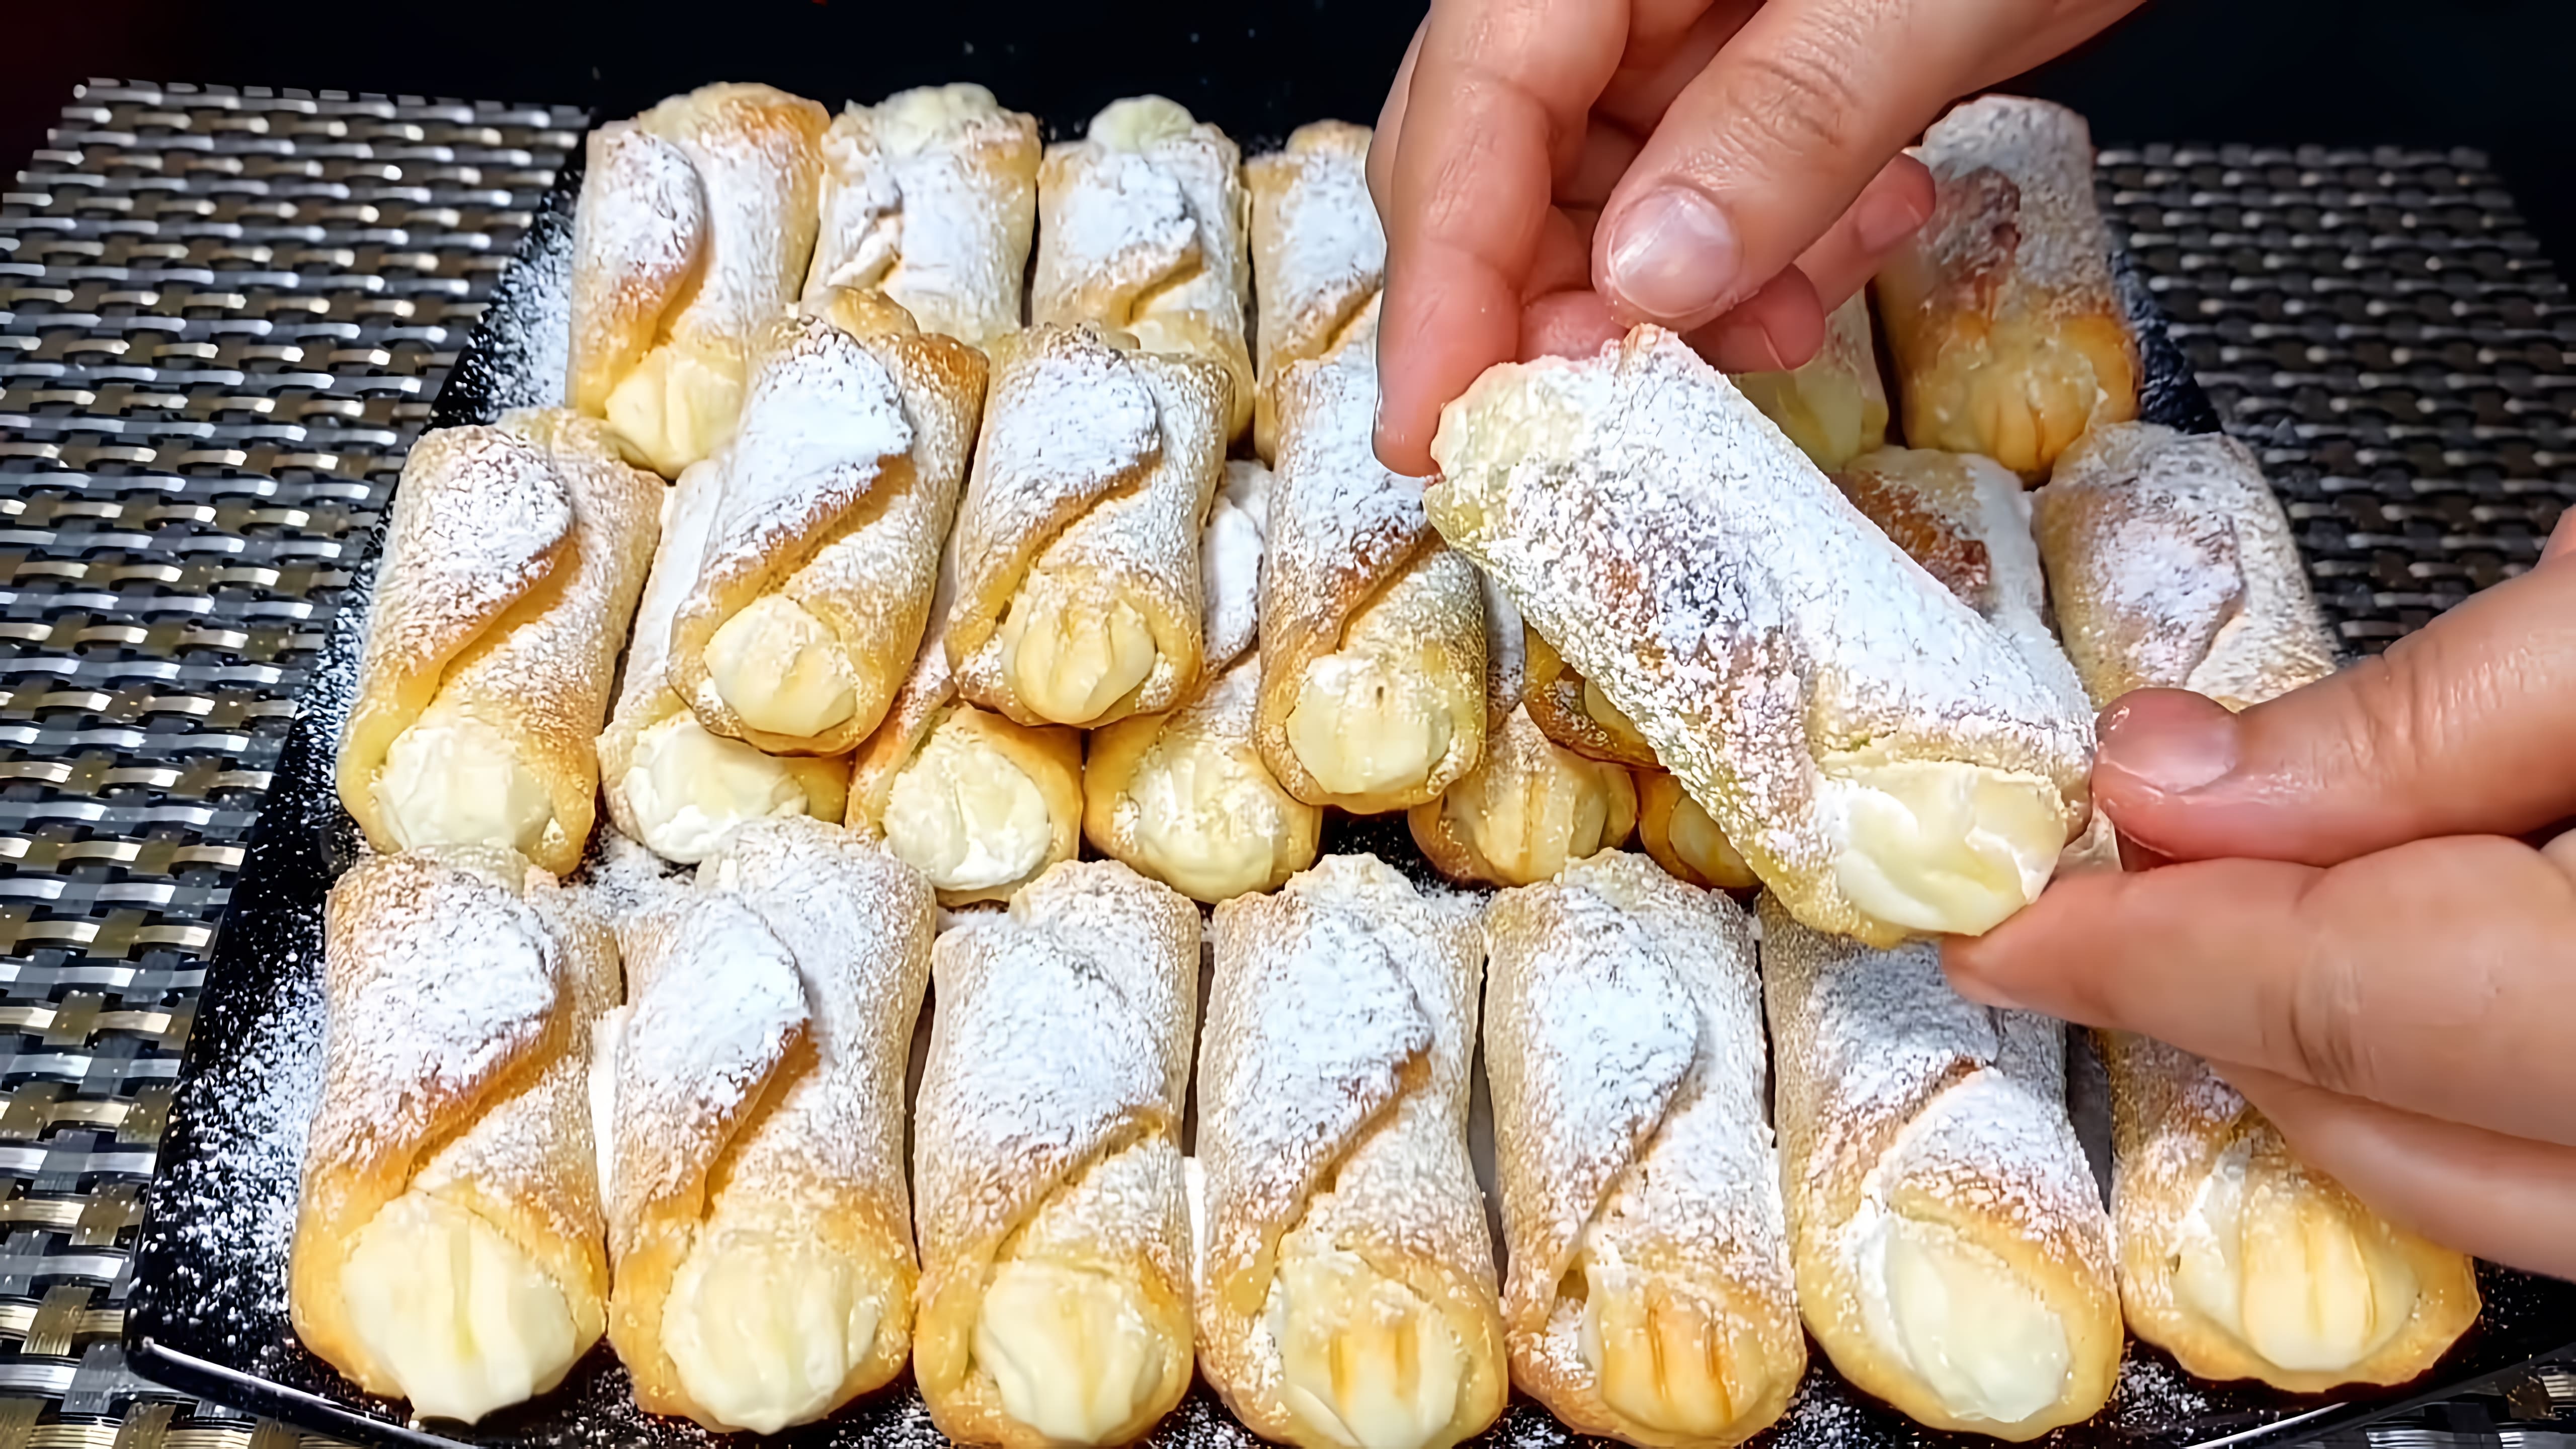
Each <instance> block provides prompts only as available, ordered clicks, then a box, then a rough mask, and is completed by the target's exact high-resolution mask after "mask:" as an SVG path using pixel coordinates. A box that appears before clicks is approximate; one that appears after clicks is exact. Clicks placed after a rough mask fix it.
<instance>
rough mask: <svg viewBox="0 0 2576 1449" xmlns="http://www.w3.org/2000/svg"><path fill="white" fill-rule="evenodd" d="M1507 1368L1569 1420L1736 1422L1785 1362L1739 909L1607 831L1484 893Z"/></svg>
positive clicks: (1728, 1434)
mask: <svg viewBox="0 0 2576 1449" xmlns="http://www.w3.org/2000/svg"><path fill="white" fill-rule="evenodd" d="M1485 950H1486V954H1487V956H1488V959H1489V962H1490V965H1489V978H1488V980H1487V983H1486V987H1485V1071H1486V1075H1487V1077H1488V1078H1489V1080H1491V1082H1492V1083H1493V1089H1494V1141H1495V1144H1496V1148H1497V1151H1496V1164H1495V1165H1496V1176H1497V1177H1498V1179H1499V1181H1500V1186H1501V1189H1502V1214H1503V1237H1504V1241H1505V1243H1506V1245H1507V1246H1508V1248H1509V1252H1508V1253H1507V1255H1506V1256H1507V1259H1508V1261H1509V1262H1510V1264H1511V1274H1510V1277H1509V1279H1508V1280H1507V1281H1506V1283H1505V1284H1504V1287H1503V1323H1504V1334H1505V1339H1506V1341H1507V1342H1508V1343H1509V1345H1510V1348H1511V1360H1512V1379H1513V1382H1515V1383H1517V1384H1519V1385H1520V1387H1521V1388H1522V1389H1523V1390H1524V1391H1526V1392H1528V1393H1529V1394H1530V1395H1532V1396H1533V1397H1535V1398H1537V1399H1538V1400H1539V1402H1540V1403H1542V1404H1545V1405H1546V1406H1547V1408H1548V1411H1549V1412H1551V1413H1553V1414H1555V1415H1556V1417H1557V1418H1558V1419H1560V1420H1562V1421H1564V1423H1565V1424H1566V1426H1567V1427H1569V1428H1571V1429H1573V1430H1575V1431H1576V1432H1577V1433H1583V1434H1605V1435H1609V1436H1611V1437H1613V1438H1617V1439H1621V1440H1625V1441H1626V1442H1628V1443H1631V1444H1640V1445H1648V1446H1653V1449H1696V1446H1722V1445H1729V1444H1737V1443H1741V1442H1743V1441H1744V1440H1745V1439H1746V1438H1749V1437H1750V1436H1752V1435H1753V1434H1754V1433H1755V1432H1757V1431H1759V1430H1760V1429H1761V1428H1762V1427H1763V1426H1765V1425H1767V1424H1769V1423H1771V1422H1772V1421H1773V1420H1775V1419H1777V1418H1779V1417H1780V1415H1781V1413H1782V1411H1783V1410H1785V1409H1787V1408H1788V1405H1789V1395H1790V1392H1791V1391H1792V1390H1794V1389H1795V1388H1796V1387H1797V1386H1798V1380H1799V1377H1800V1376H1801V1375H1802V1374H1803V1373H1804V1372H1805V1371H1806V1366H1807V1341H1806V1336H1805V1334H1804V1332H1803V1331H1802V1330H1801V1329H1800V1328H1799V1326H1798V1306H1797V1302H1796V1300H1795V1298H1794V1297H1793V1295H1792V1290H1791V1283H1790V1271H1789V1237H1788V1230H1787V1228H1786V1227H1785V1226H1784V1225H1783V1220H1782V1214H1781V1203H1780V1158H1779V1153H1778V1151H1777V1149H1776V1148H1774V1146H1773V1145H1772V1141H1771V1124H1770V1120H1769V1114H1768V1111H1767V1104H1766V1103H1765V1102H1764V1100H1763V1076H1764V1055H1763V1047H1762V988H1761V986H1760V984H1759V983H1758V982H1757V981H1756V979H1755V976H1754V944H1753V923H1752V920H1751V918H1750V917H1748V916H1747V915H1746V914H1745V912H1744V910H1743V908H1742V907H1740V906H1737V905H1736V904H1734V903H1733V902H1731V901H1728V900H1726V899H1724V898H1722V897H1716V896H1710V895H1708V894H1706V893H1704V892H1702V891H1698V890H1695V889H1693V888H1691V887H1689V886H1686V885H1683V884H1681V883H1680V882H1678V881H1676V880H1674V879H1673V878H1672V877H1670V876H1668V875H1665V874H1664V873H1663V872H1662V871H1660V870H1657V869H1656V868H1655V867H1654V866H1653V865H1652V864H1651V863H1649V862H1648V861H1647V860H1646V859H1645V858H1644V857H1643V856H1636V855H1625V854H1621V853H1619V852H1617V851H1608V852H1604V853H1603V854H1600V855H1597V856H1594V857H1592V858H1591V859H1589V860H1582V861H1577V862H1575V863H1574V864H1572V865H1569V866H1567V867H1566V868H1565V873H1564V874H1563V875H1562V876H1560V877H1558V878H1557V880H1555V881H1554V882H1551V883H1548V884H1543V885H1532V886H1524V887H1522V888H1521V889H1518V890H1511V891H1505V892H1504V893H1503V894H1502V895H1500V896H1498V897H1496V898H1495V900H1494V903H1493V905H1492V906H1491V907H1490V908H1488V909H1487V910H1486V912H1485Z"/></svg>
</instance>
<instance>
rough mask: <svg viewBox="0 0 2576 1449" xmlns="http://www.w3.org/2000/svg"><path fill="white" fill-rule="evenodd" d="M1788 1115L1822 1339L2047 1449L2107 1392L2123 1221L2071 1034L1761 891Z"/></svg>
mask: <svg viewBox="0 0 2576 1449" xmlns="http://www.w3.org/2000/svg"><path fill="white" fill-rule="evenodd" d="M1762 979H1763V989H1764V993H1765V998H1766V1001H1767V1003H1768V1006H1769V1011H1770V1018H1771V1039H1772V1044H1773V1055H1772V1071H1773V1074H1774V1077H1775V1080H1776V1083H1777V1085H1776V1095H1775V1097H1774V1101H1773V1111H1774V1113H1775V1115H1776V1117H1777V1119H1778V1122H1779V1129H1780V1147H1781V1154H1782V1181H1783V1182H1784V1183H1786V1184H1787V1206H1788V1221H1789V1251H1790V1259H1791V1262H1792V1264H1793V1266H1794V1267H1795V1270H1796V1274H1797V1283H1798V1304H1799V1308H1800V1310H1801V1311H1802V1312H1803V1314H1804V1315H1805V1317H1806V1322H1807V1329H1808V1331H1809V1332H1810V1333H1812V1334H1814V1335H1815V1338H1816V1342H1817V1343H1818V1344H1819V1345H1821V1346H1822V1347H1823V1348H1824V1350H1825V1353H1826V1355H1827V1356H1828V1357H1830V1358H1831V1359H1832V1360H1833V1362H1834V1367H1835V1368H1836V1369H1837V1370H1839V1371H1840V1372H1841V1373H1842V1375H1843V1377H1844V1378H1846V1379H1848V1380H1850V1381H1851V1382H1852V1384H1853V1385H1854V1386H1856V1387H1858V1388H1859V1389H1861V1390H1862V1391H1863V1392H1865V1393H1868V1394H1872V1395H1875V1396H1876V1397H1878V1398H1881V1399H1884V1400H1886V1401H1887V1402H1888V1403H1890V1404H1893V1405H1895V1406H1896V1407H1897V1408H1898V1409H1900V1410H1902V1411H1904V1413H1905V1414H1906V1415H1907V1416H1909V1417H1911V1418H1912V1419H1914V1420H1915V1421H1916V1422H1918V1423H1921V1424H1924V1425H1927V1426H1929V1427H1931V1428H1935V1429H1947V1430H1954V1431H1964V1432H1969V1433H1977V1434H1988V1435H1992V1436H1994V1437H1995V1438H1998V1439H2011V1440H2028V1439H2035V1438H2037V1437H2039V1436H2040V1435H2042V1434H2045V1433H2047V1432H2048V1431H2049V1430H2051V1429H2054V1428H2058V1427H2060V1426H2063V1425H2066V1424H2074V1423H2080V1422H2082V1421H2084V1420H2086V1419H2089V1418H2091V1417H2093V1415H2094V1414H2095V1413H2097V1412H2099V1411H2100V1409H2101V1408H2102V1406H2103V1405H2104V1404H2105V1403H2106V1402H2108V1401H2109V1399H2110V1395H2111V1387H2112V1382H2113V1380H2114V1379H2115V1378H2117V1376H2118V1373H2119V1366H2120V1348H2121V1342H2122V1339H2121V1333H2120V1303H2119V1293H2118V1289H2117V1287H2116V1284H2115V1281H2114V1277H2113V1272H2112V1251H2111V1224H2110V1218H2109V1215H2108V1214H2107V1213H2105V1212H2104V1211H2103V1207H2102V1199H2101V1196H2100V1194H2099V1190H2098V1189H2097V1188H2096V1187H2095V1185H2094V1181H2093V1173H2092V1169H2091V1167H2090V1166H2089V1165H2088V1164H2087V1163H2086V1161H2085V1158H2084V1148H2083V1145H2082V1144H2081V1143H2079V1142H2078V1141H2077V1140H2076V1137H2075V1128H2074V1125H2073V1123H2072V1122H2071V1121H2070V1120H2069V1119H2068V1117H2067V1112H2066V1035H2065V1033H2066V1029H2065V1027H2064V1026H2063V1025H2062V1024H2060V1023H2058V1022H2055V1021H2052V1020H2049V1019H2048V1018H2046V1017H2040V1016H2033V1015H2030V1014H2027V1013H2023V1012H2010V1011H1998V1010H1994V1009H1991V1008H1988V1007H1982V1006H1977V1005H1974V1004H1972V1003H1970V1002H1969V1001H1967V1000H1966V999H1964V998H1962V997H1961V996H1959V995H1958V994H1957V993H1956V992H1954V991H1952V990H1951V989H1950V986H1949V982H1948V981H1947V980H1946V979H1945V978H1944V977H1943V976H1942V974H1941V959H1940V951H1939V948H1938V947H1937V946H1935V945H1934V944H1932V943H1930V942H1913V943H1909V944H1906V945H1903V946H1899V947H1897V948H1896V949H1894V950H1889V951H1880V950H1872V949H1870V948H1868V947H1865V946H1861V945H1857V944H1855V943H1853V942H1850V941H1845V940H1839V939H1836V938H1834V937H1831V936H1826V935H1822V934H1820V933H1818V932H1815V931H1813V930H1810V929H1808V928H1807V927H1805V926H1802V925H1800V924H1799V923H1798V922H1797V921H1796V920H1795V919H1794V918H1792V917H1791V916H1790V914H1789V913H1788V912H1787V911H1786V910H1785V909H1783V908H1782V907H1781V905H1780V903H1779V901H1778V900H1777V899H1776V898H1774V897H1772V896H1769V895H1765V896H1764V897H1763V899H1762Z"/></svg>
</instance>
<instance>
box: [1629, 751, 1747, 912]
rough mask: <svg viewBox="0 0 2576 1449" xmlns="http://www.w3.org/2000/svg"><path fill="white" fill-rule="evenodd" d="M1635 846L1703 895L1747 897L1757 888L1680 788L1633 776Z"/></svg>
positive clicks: (1658, 775) (1647, 774) (1652, 773)
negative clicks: (1708, 892)
mask: <svg viewBox="0 0 2576 1449" xmlns="http://www.w3.org/2000/svg"><path fill="white" fill-rule="evenodd" d="M1636 778H1637V843H1638V844H1639V845H1642V846H1644V847H1645V848H1646V854H1648V855H1650V856H1653V857H1654V859H1655V864H1657V865H1660V866H1662V867H1663V868H1664V869H1665V870H1666V871H1668V872H1670V873H1671V874H1672V875H1673V876H1674V877H1675V878H1677V879H1680V880H1685V881H1688V882H1690V883H1691V884H1692V885H1695V886H1699V887H1701V888H1703V889H1706V890H1719V891H1749V890H1751V889H1753V888H1754V887H1755V886H1758V885H1760V884H1761V883H1762V882H1761V881H1759V880H1757V879H1755V877H1754V874H1753V867H1751V866H1749V865H1746V864H1745V863H1744V857H1743V855H1742V854H1740V853H1739V852H1738V851H1737V850H1736V848H1735V847H1734V846H1732V845H1729V844H1728V843H1727V840H1726V832H1725V831H1723V830H1720V829H1718V828H1717V822H1716V821H1714V820H1711V819H1710V818H1708V812H1707V811H1706V810H1704V809H1702V808H1700V803H1699V802H1698V801H1697V800H1694V799H1692V798H1691V797H1690V794H1689V792H1688V791H1685V790H1684V789H1682V782H1681V781H1679V780H1676V779H1674V778H1673V777H1672V776H1671V775H1669V774H1666V773H1665V772H1664V771H1662V770H1639V771H1638V772H1637V777H1636Z"/></svg>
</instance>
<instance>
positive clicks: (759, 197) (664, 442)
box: [565, 84, 831, 478]
mask: <svg viewBox="0 0 2576 1449" xmlns="http://www.w3.org/2000/svg"><path fill="white" fill-rule="evenodd" d="M830 119H831V118H830V117H829V115H827V114H826V113H825V112H824V110H823V108H822V107H821V106H819V105H816V104H815V103H814V102H812V101H809V100H805V99H803V98H801V97H797V96H791V95H789V94H787V93H786V92H784V91H780V90H774V89H772V88H771V87H768V86H764V85H739V84H723V85H710V86H701V87H699V88H698V89H697V90H694V91H691V92H690V93H688V94H687V95H683V96H673V97H671V98H670V99H669V100H666V101H664V102H662V103H661V104H660V105H657V106H655V107H653V108H652V109H651V110H649V111H646V112H645V113H644V114H642V115H640V116H637V117H635V118H634V119H632V120H627V121H611V122H609V123H608V124H607V125H604V126H601V127H600V128H599V129H597V130H595V131H593V132H591V133H590V140H589V142H588V153H587V154H588V157H589V166H588V169H587V170H585V171H584V173H583V175H582V187H581V206H580V210H579V211H578V213H576V216H575V220H574V222H573V261H572V356H571V376H570V379H569V381H568V383H567V385H566V387H565V394H566V400H567V401H568V402H569V403H570V405H571V406H572V407H573V408H574V409H575V410H576V411H579V412H581V413H584V414H587V415H588V416H591V417H594V418H601V419H604V420H606V421H607V423H608V424H609V425H610V426H611V427H612V428H614V429H616V431H617V434H618V436H620V437H621V438H623V439H624V440H625V441H626V443H627V444H628V446H629V447H631V448H632V449H634V451H635V452H636V453H637V454H638V455H640V456H641V457H642V458H643V459H644V460H645V461H647V462H649V463H650V464H651V465H652V466H653V468H654V469H655V470H656V471H657V472H659V473H661V475H662V476H663V477H665V478H676V477H678V476H679V474H680V470H681V469H683V468H686V467H687V466H689V465H690V464H691V463H694V462H696V461H698V460H699V459H701V458H704V457H706V456H707V455H708V454H710V453H712V452H714V451H715V449H716V447H717V445H719V444H721V443H722V442H723V441H724V440H725V438H726V437H727V436H729V435H730V434H731V433H732V432H733V428H734V421H735V418H736V415H737V414H738V413H739V412H740V410H741V407H742V400H743V388H744V379H745V377H746V376H747V374H748V372H749V369H750V365H751V360H752V352H753V347H754V338H755V336H756V335H757V334H758V332H759V330H760V328H761V326H762V325H763V324H765V323H767V322H768V321H769V320H770V319H772V318H774V317H776V316H778V315H779V314H780V313H782V312H784V311H785V310H786V309H787V306H788V304H789V303H790V302H792V301H794V300H795V298H796V293H797V289H798V288H799V287H800V286H801V285H802V284H803V283H804V280H805V271H806V265H807V262H808V260H809V258H810V257H811V256H812V255H813V251H814V231H815V224H816V222H815V218H816V207H817V204H818V194H819V191H820V185H821V171H822V140H823V132H824V128H825V127H826V126H827V125H828V124H829V123H830Z"/></svg>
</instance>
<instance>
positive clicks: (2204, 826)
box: [2093, 565, 2576, 865]
mask: <svg viewBox="0 0 2576 1449" xmlns="http://www.w3.org/2000/svg"><path fill="white" fill-rule="evenodd" d="M2100 736H2101V753H2100V755H2099V757H2098V758H2097V759H2096V761H2095V763H2094V769H2093V795H2094V800H2095V802H2096V803H2098V804H2099V805H2100V806H2101V807H2102V808H2103V809H2104V810H2106V811H2108V812H2109V813H2110V815H2111V818H2112V819H2113V820H2114V821H2115V822H2117V823H2118V825H2119V827H2120V831H2121V833H2122V834H2124V835H2128V836H2130V837H2132V838H2134V839H2136V840H2137V841H2139V842H2140V843H2141V844H2144V845H2147V846H2150V847H2152V848H2154V849H2155V850H2157V851H2159V852H2161V853H2162V854H2165V855H2169V856H2173V857H2175V858H2177V859H2184V860H2198V859H2208V858H2211V857H2215V856H2225V855H2253V856H2262V857H2264V858H2266V859H2272V860H2296V861H2305V862H2307V863H2309V864H2312V865H2330V864H2332V863H2334V862H2336V861H2340V860H2349V859H2351V858H2352V857H2354V856H2357V855H2363V854H2367V853H2369V852H2371V851H2374V850H2382V849H2385V848H2387V847H2388V846H2390V845H2394V844H2396V843H2397V842H2399V841H2404V840H2418V839H2422V838H2424V837H2426V836H2433V835H2460V834H2471V833H2477V834H2487V833H2492V834H2497V835H2524V834H2528V833H2530V832H2532V831H2535V830H2538V829H2540V828H2542V827H2543V826H2546V825H2550V824H2553V823H2555V822H2557V821H2560V820H2564V819H2566V818H2568V817H2569V816H2571V815H2576V753H2571V752H2570V750H2569V749H2568V741H2569V740H2570V739H2571V738H2576V568H2566V567H2560V566H2555V565H2553V566H2551V567H2547V568H2538V569H2534V570H2532V571H2531V572H2529V573H2527V574H2524V575H2522V576H2521V577H2519V578H2515V579H2510V580H2507V581H2506V582H2504V583H2501V584H2498V585H2496V586H2495V587H2494V588H2491V589H2488V590H2487V591H2485V592H2484V593H2481V594H2477V595H2474V596H2472V597H2471V598H2470V599H2469V600H2468V602H2466V603H2464V604H2461V605H2460V606H2459V607H2457V608H2455V609H2453V610H2451V611H2450V612H2449V613H2447V614H2444V615H2442V616H2441V617H2440V618H2438V619H2435V620H2434V621H2433V622H2432V623H2431V624H2429V625H2427V626H2426V627H2424V628H2423V629H2421V630H2419V631H2417V632H2416V633H2414V634H2411V635H2409V636H2407V637H2406V638H2404V639H2401V640H2399V641H2398V642H2397V643H2396V644H2394V645H2392V646H2390V647H2389V650H2388V652H2387V653H2385V654H2383V655H2380V656H2379V657H2377V658H2375V659H2365V660H2363V661H2361V662H2360V663H2358V664H2354V665H2352V666H2351V667H2349V668H2347V669H2345V670H2343V671H2342V672H2341V673H2338V674H2336V675H2334V676H2333V677H2331V678H2329V679H2325V680H2322V681H2320V682H2318V683H2316V684H2312V685H2309V686H2308V687H2307V688H2305V689H2300V690H2294V691H2292V692H2291V693H2289V694H2286V695H2283V696H2281V697H2280V698H2279V699H2275V700H2272V701H2270V702H2269V703H2266V704H2260V705H2257V706H2255V707H2254V708H2252V709H2249V710H2247V711H2245V712H2244V713H2243V714H2241V715H2234V716H2231V715H2229V714H2228V713H2227V712H2226V711H2225V710H2222V709H2220V708H2219V707H2218V706H2216V705H2214V704H2211V703H2209V702H2208V701H2206V700H2201V699H2198V698H2197V697H2195V696H2191V695H2187V694H2182V693H2180V692H2178V691H2171V690H2152V691H2142V692H2140V693H2137V694H2132V695H2130V696H2129V697H2127V698H2126V699H2124V700H2121V701H2120V702H2119V703H2118V704H2115V705H2113V706H2112V707H2111V709H2110V710H2109V711H2108V712H2107V713H2105V714H2104V715H2103V717H2102V723H2101V730H2100Z"/></svg>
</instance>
